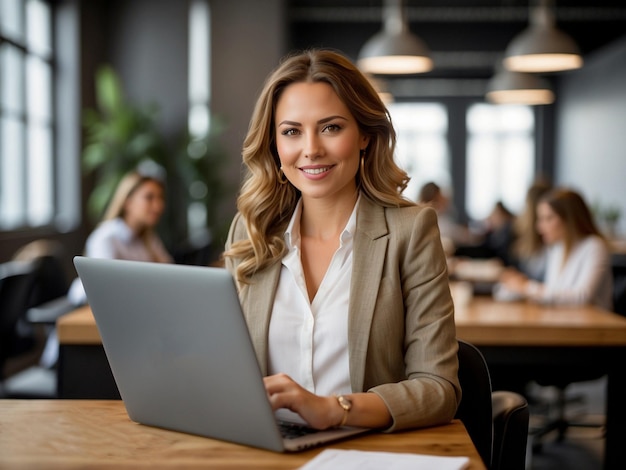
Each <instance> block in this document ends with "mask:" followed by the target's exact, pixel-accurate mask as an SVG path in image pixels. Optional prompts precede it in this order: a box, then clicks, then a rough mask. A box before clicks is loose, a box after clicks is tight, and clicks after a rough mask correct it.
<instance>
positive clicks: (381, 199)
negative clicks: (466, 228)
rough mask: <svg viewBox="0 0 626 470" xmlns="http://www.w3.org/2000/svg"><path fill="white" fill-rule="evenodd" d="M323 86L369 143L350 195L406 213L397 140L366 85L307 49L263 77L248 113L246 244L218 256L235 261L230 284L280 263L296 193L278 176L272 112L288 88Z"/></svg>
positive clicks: (243, 200)
mask: <svg viewBox="0 0 626 470" xmlns="http://www.w3.org/2000/svg"><path fill="white" fill-rule="evenodd" d="M302 82H307V83H320V82H321V83H327V84H328V85H330V86H331V87H332V88H333V90H334V91H335V93H337V96H338V97H339V99H341V101H342V102H343V103H344V104H345V105H346V106H347V108H348V109H349V110H350V112H351V114H352V115H353V116H354V118H355V120H356V122H357V124H358V126H359V129H360V131H361V132H362V133H363V134H364V135H367V136H368V137H369V138H370V141H369V145H368V147H367V149H366V152H365V155H364V156H362V157H361V163H360V168H359V171H358V173H357V176H356V184H357V188H359V189H360V191H361V193H362V194H364V195H365V197H368V198H369V199H371V200H372V201H374V202H377V203H379V204H380V205H382V206H385V207H401V206H408V205H413V204H414V203H412V202H411V201H409V200H407V199H405V198H404V197H403V196H402V192H403V191H404V189H405V188H406V185H407V183H408V181H409V177H408V175H407V174H406V172H404V171H403V170H402V169H401V168H400V167H398V165H397V164H396V163H395V162H394V159H393V156H394V151H395V146H396V133H395V130H394V128H393V125H392V123H391V116H390V115H389V112H388V111H387V108H386V107H385V105H384V104H383V102H382V101H381V100H380V98H379V96H378V94H377V93H376V91H375V90H374V88H373V87H372V85H371V84H370V82H369V80H368V79H367V78H366V77H365V76H364V75H363V74H362V73H361V72H360V71H359V70H358V69H357V68H356V66H355V65H354V64H353V63H352V62H351V61H350V60H349V59H348V58H346V57H345V56H344V55H342V54H340V53H338V52H336V51H332V50H323V49H311V50H307V51H304V52H301V53H297V54H293V55H289V56H287V57H285V58H284V59H283V60H282V61H281V63H280V64H279V66H278V67H277V68H276V69H275V70H274V71H273V72H272V73H271V74H270V75H269V76H268V78H267V80H266V81H265V85H264V87H263V90H262V91H261V93H260V95H259V97H258V100H257V102H256V106H255V108H254V111H253V114H252V118H251V120H250V126H249V128H248V134H247V136H246V138H245V140H244V145H243V151H242V157H243V163H244V165H245V167H246V169H247V171H246V175H245V177H244V181H243V183H242V186H241V191H240V194H239V197H238V199H237V208H238V210H239V212H240V214H241V215H242V217H243V219H244V221H245V224H246V228H247V231H248V236H249V238H248V239H247V240H241V241H238V242H236V243H233V245H232V246H231V247H230V250H228V251H226V252H225V253H224V256H225V257H232V258H234V259H238V260H239V261H240V263H239V266H238V268H237V273H236V277H237V279H238V281H239V282H241V283H247V282H248V281H249V279H250V277H251V276H252V275H253V274H254V273H255V272H257V271H259V270H261V269H263V268H265V267H267V266H270V265H272V264H273V263H275V262H277V261H279V260H280V259H281V258H282V257H283V255H284V253H285V250H286V245H285V242H284V239H283V235H284V231H285V229H286V227H287V224H288V223H289V220H290V218H291V215H292V213H293V211H294V209H295V207H296V204H297V202H298V199H299V198H300V192H299V191H298V190H297V189H296V188H295V187H294V186H293V185H292V184H291V183H289V182H286V183H285V181H284V179H283V178H284V177H283V178H281V175H280V174H279V169H280V159H279V157H278V152H277V149H276V127H275V113H276V104H277V102H278V100H279V99H280V97H281V95H282V93H283V91H284V90H285V88H287V87H288V86H289V85H291V84H293V83H302Z"/></svg>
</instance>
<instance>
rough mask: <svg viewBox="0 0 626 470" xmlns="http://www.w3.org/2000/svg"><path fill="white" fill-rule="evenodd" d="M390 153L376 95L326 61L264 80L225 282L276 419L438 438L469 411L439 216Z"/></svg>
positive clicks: (301, 61)
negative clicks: (230, 281) (284, 414)
mask: <svg viewBox="0 0 626 470" xmlns="http://www.w3.org/2000/svg"><path fill="white" fill-rule="evenodd" d="M394 147H395V131H394V129H393V126H392V124H391V120H390V117H389V114H388V112H387V110H386V108H385V107H384V105H383V103H382V102H381V101H380V99H379V98H378V95H377V93H376V92H375V91H374V89H373V88H372V87H371V85H370V84H369V82H368V81H367V79H366V78H365V77H364V76H363V75H362V74H361V72H359V70H358V69H357V68H356V67H355V66H354V65H353V64H352V63H351V62H350V61H349V60H348V59H346V58H345V57H344V56H342V55H340V54H338V53H336V52H332V51H323V50H317V51H315V50H313V51H307V52H304V53H302V54H299V55H294V56H291V57H288V58H287V59H286V60H284V61H283V62H282V63H281V64H280V65H279V67H278V68H277V69H276V70H275V71H274V72H273V73H272V74H271V75H270V76H269V77H268V79H267V81H266V83H265V86H264V88H263V90H262V92H261V94H260V96H259V99H258V101H257V103H256V107H255V110H254V113H253V116H252V119H251V123H250V127H249V131H248V135H247V137H246V139H245V142H244V148H243V161H244V163H245V165H246V167H247V169H248V172H247V175H246V178H245V181H244V183H243V186H242V189H241V194H240V196H239V198H238V209H239V213H238V214H237V215H236V217H235V219H234V220H233V223H232V226H231V230H230V234H229V238H228V241H227V246H226V252H225V254H224V255H225V258H226V259H225V261H226V267H227V268H228V269H229V270H230V271H231V272H232V273H233V275H234V277H235V279H236V280H237V284H238V287H239V289H240V291H239V293H240V300H241V303H242V307H243V310H244V313H245V316H246V320H247V322H248V327H249V329H250V333H251V337H252V339H253V343H254V345H255V349H256V353H257V357H258V359H259V363H260V366H261V369H262V371H263V373H264V375H266V378H265V386H266V389H267V393H268V396H269V398H270V402H271V403H272V406H273V407H274V409H276V410H278V409H288V410H291V411H292V412H295V413H297V414H298V415H299V416H300V417H301V418H302V419H304V420H305V421H306V422H308V423H309V424H310V425H311V426H313V427H315V428H318V429H325V428H330V427H333V426H340V425H344V424H345V425H350V426H362V427H370V428H382V429H386V430H388V431H395V430H399V429H405V428H411V427H419V426H431V425H437V424H443V423H446V422H448V421H450V419H452V418H453V417H454V414H455V411H456V408H457V405H458V402H459V400H460V395H461V390H460V387H459V382H458V378H457V370H458V361H457V348H458V344H457V342H456V338H455V327H454V312H453V305H452V299H451V296H450V290H449V287H448V280H447V271H446V259H445V256H444V253H443V249H442V246H441V240H440V236H439V230H438V228H437V222H436V220H437V216H436V213H435V211H434V210H433V209H431V208H428V207H422V206H417V205H415V204H414V203H411V202H410V201H408V200H406V199H404V198H403V197H402V191H403V190H404V188H405V187H406V184H407V182H408V177H407V175H406V173H405V172H404V171H402V170H401V169H400V168H399V167H398V166H397V165H396V164H395V163H394V160H393V152H394ZM333 395H335V396H333Z"/></svg>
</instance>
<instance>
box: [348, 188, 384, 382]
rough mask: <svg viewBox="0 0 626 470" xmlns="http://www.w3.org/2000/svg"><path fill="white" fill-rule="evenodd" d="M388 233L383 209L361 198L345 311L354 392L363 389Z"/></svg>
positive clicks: (351, 380) (363, 197)
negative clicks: (348, 298)
mask: <svg viewBox="0 0 626 470" xmlns="http://www.w3.org/2000/svg"><path fill="white" fill-rule="evenodd" d="M388 233H389V230H388V228H387V222H386V220H385V209H384V208H382V207H380V206H378V205H375V204H374V203H373V202H371V201H370V200H369V199H367V198H366V197H365V196H362V197H361V202H360V203H359V208H358V212H357V231H356V235H355V239H354V256H353V266H352V281H351V284H350V306H349V309H348V349H349V354H350V382H351V385H352V391H354V392H361V391H362V389H363V382H364V377H365V360H366V357H367V346H368V341H369V337H370V329H371V324H372V317H373V315H374V308H375V306H376V298H377V295H378V290H379V287H380V282H381V279H382V274H383V267H384V263H385V253H386V252H387V244H388V242H389V238H388V237H387V236H386V235H387V234H388Z"/></svg>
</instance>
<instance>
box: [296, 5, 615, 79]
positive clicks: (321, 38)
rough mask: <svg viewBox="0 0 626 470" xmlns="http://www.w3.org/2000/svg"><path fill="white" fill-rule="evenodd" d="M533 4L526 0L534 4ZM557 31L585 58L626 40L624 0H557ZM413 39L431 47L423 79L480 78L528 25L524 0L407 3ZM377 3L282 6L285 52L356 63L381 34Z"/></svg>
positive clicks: (491, 70)
mask: <svg viewBox="0 0 626 470" xmlns="http://www.w3.org/2000/svg"><path fill="white" fill-rule="evenodd" d="M536 1H537V0H531V2H532V5H535V4H536ZM553 4H554V5H555V6H556V9H555V15H556V23H557V27H558V28H559V29H561V30H562V31H564V32H566V33H568V34H569V35H570V36H572V37H573V38H574V40H575V41H576V42H577V44H578V46H579V47H580V49H581V51H582V53H583V55H584V56H585V57H588V56H589V55H591V54H593V52H594V51H596V50H598V49H599V48H601V47H603V46H605V45H606V44H608V43H610V42H612V41H614V40H616V39H618V38H621V37H626V2H625V1H624V0H560V1H559V0H556V1H553ZM405 5H406V11H407V18H408V20H409V27H410V30H411V32H413V33H414V34H416V35H418V36H419V37H421V38H422V39H423V40H424V41H425V42H426V44H427V45H428V47H429V48H430V50H431V52H432V56H433V60H434V62H435V68H434V70H432V71H431V72H428V73H427V74H424V75H421V76H420V77H423V78H437V79H439V78H449V79H486V78H488V77H490V76H492V75H493V71H494V67H495V66H496V64H497V63H499V61H500V60H501V58H502V54H503V52H504V50H505V48H506V46H507V44H508V43H509V42H510V41H511V39H513V37H514V36H516V35H517V34H518V33H519V32H521V31H522V30H523V29H525V28H526V26H527V25H528V13H529V2H528V0H481V1H471V0H406V1H405ZM382 6H383V0H288V2H287V20H288V25H289V27H288V34H289V43H290V47H291V48H294V49H302V48H306V47H332V48H337V49H340V50H342V51H343V52H345V53H346V54H347V55H349V56H350V57H351V58H352V59H353V60H356V58H357V57H358V53H359V50H360V48H361V46H362V45H363V44H364V43H365V42H366V41H367V40H368V39H369V38H370V37H371V36H372V35H374V34H375V33H377V32H378V31H379V30H380V29H381V27H382Z"/></svg>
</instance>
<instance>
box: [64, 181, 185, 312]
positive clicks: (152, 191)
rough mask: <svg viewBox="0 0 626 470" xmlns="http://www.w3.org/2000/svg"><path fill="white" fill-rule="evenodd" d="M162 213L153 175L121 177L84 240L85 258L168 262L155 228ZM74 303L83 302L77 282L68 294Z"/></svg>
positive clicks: (161, 198)
mask: <svg viewBox="0 0 626 470" xmlns="http://www.w3.org/2000/svg"><path fill="white" fill-rule="evenodd" d="M164 210H165V186H164V184H163V182H162V181H161V180H160V179H159V178H157V177H156V176H151V175H143V174H140V173H139V172H136V171H133V172H130V173H128V174H127V175H126V176H124V177H123V178H122V180H121V181H120V183H119V184H118V186H117V188H116V190H115V193H114V194H113V197H112V198H111V202H110V203H109V205H108V207H107V209H106V212H105V214H104V217H103V219H102V222H101V223H100V224H99V225H98V226H97V227H96V229H95V230H94V231H93V232H92V233H91V235H89V237H88V238H87V243H86V245H85V256H88V257H91V258H108V259H126V260H132V261H151V262H157V263H171V262H172V261H173V259H172V257H171V256H170V254H169V253H168V252H167V250H166V249H165V247H164V246H163V243H162V242H161V239H160V238H159V236H158V235H157V233H156V232H155V228H156V226H157V224H158V223H159V220H160V219H161V216H162V215H163V211H164ZM68 297H69V299H70V301H71V302H72V303H74V304H81V303H84V302H86V300H87V299H86V296H85V291H84V289H83V286H82V284H81V282H80V279H78V278H77V279H75V280H74V282H73V283H72V286H71V287H70V291H69V293H68Z"/></svg>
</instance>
